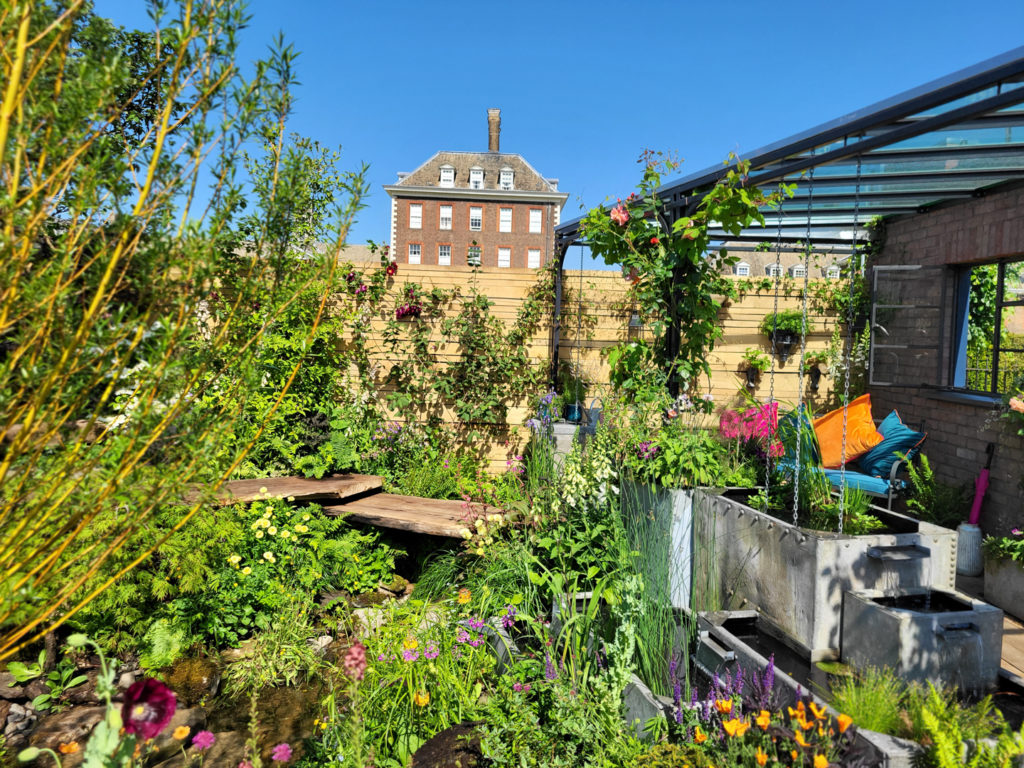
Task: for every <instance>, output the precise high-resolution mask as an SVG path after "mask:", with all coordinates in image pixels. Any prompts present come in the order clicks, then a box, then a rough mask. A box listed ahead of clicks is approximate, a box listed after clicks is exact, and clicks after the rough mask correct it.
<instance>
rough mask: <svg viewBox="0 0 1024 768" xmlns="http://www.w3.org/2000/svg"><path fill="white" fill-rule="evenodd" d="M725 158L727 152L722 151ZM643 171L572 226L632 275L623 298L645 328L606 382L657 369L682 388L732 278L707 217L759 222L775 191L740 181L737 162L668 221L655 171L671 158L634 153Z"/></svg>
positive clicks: (671, 164) (695, 374)
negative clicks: (690, 208) (611, 202)
mask: <svg viewBox="0 0 1024 768" xmlns="http://www.w3.org/2000/svg"><path fill="white" fill-rule="evenodd" d="M730 159H732V158H730ZM641 161H642V162H643V164H644V173H643V177H642V179H641V181H640V184H639V185H638V191H639V194H633V195H631V196H630V197H629V198H628V199H626V200H625V201H619V202H618V204H617V205H616V206H615V207H614V208H613V209H612V210H611V212H610V213H609V212H608V211H607V210H605V209H604V208H595V209H593V210H591V211H590V212H589V213H588V214H587V215H586V216H585V217H584V219H583V221H582V222H581V225H580V232H581V234H582V235H583V236H584V238H585V239H586V241H587V242H588V243H589V244H590V247H591V249H592V251H593V252H594V253H595V254H596V255H598V256H600V257H601V258H603V259H604V260H605V262H606V263H608V264H620V265H622V266H623V267H624V268H625V269H626V270H629V271H630V272H631V273H632V274H635V275H636V280H635V282H634V285H633V288H632V289H631V297H632V298H635V299H636V302H637V305H638V307H639V314H640V315H641V317H642V319H643V321H644V325H645V326H647V327H649V328H651V330H652V333H653V343H651V344H650V345H649V346H647V345H641V344H640V343H638V342H626V343H624V345H620V346H627V347H628V348H629V350H630V351H629V352H628V353H627V352H620V353H619V354H618V355H617V356H616V358H615V360H614V362H613V364H612V368H613V371H615V370H616V369H619V370H618V372H617V373H614V374H613V383H615V384H617V385H618V384H619V383H620V382H621V383H630V384H634V385H635V384H636V382H637V381H638V380H639V379H641V378H645V377H648V376H649V374H647V373H643V371H644V369H647V368H650V367H652V366H653V368H655V369H658V370H660V371H661V374H662V375H663V376H664V377H665V381H667V382H672V383H674V384H677V385H678V386H679V387H680V389H681V390H682V391H688V390H689V389H690V388H691V386H692V385H693V383H694V382H696V381H697V380H698V378H699V377H700V376H701V375H705V376H706V375H709V374H710V369H709V366H708V359H707V356H708V354H709V352H710V351H711V350H712V349H713V348H714V345H715V342H716V341H717V340H718V339H720V338H721V335H722V329H721V325H720V323H719V321H718V310H719V308H720V307H721V299H720V297H721V296H729V295H731V292H732V285H731V282H730V281H729V280H727V279H726V278H724V277H723V276H722V273H721V270H722V268H723V267H724V266H727V265H729V264H732V263H733V262H734V261H735V259H732V258H731V257H729V256H728V254H727V253H726V251H725V249H724V248H722V249H717V250H716V249H714V248H712V242H711V238H710V237H709V235H708V230H709V226H710V224H711V222H714V223H715V226H716V227H721V228H723V229H724V230H725V231H726V232H728V233H731V234H738V233H739V232H740V230H741V229H743V227H745V226H747V225H749V224H751V223H754V222H762V223H763V221H764V217H763V215H762V214H761V212H760V208H761V206H763V205H766V204H768V203H771V202H773V201H774V200H775V199H776V198H769V197H767V196H765V195H764V194H763V193H762V192H761V191H760V190H758V189H755V188H751V187H748V186H747V184H746V181H747V177H746V173H747V170H748V168H749V165H748V164H746V163H744V162H743V161H737V162H736V164H735V168H734V169H730V170H729V171H728V173H727V174H726V176H725V177H724V178H723V179H722V180H721V181H720V182H719V183H718V184H716V186H715V187H714V189H712V190H711V191H710V192H708V193H707V195H705V197H704V199H703V200H702V201H701V204H700V206H699V207H698V209H697V211H695V212H694V214H693V215H692V216H691V217H685V216H684V217H682V218H680V219H678V220H676V221H675V222H673V223H672V224H671V225H670V224H669V223H668V220H667V218H666V216H665V205H666V203H665V201H663V200H661V199H660V198H659V197H658V193H657V190H658V188H659V187H660V186H661V179H662V173H663V171H664V172H671V171H674V170H675V169H676V168H677V167H678V166H679V163H678V162H676V161H675V160H673V159H671V158H662V157H659V156H658V155H656V154H655V153H653V152H649V151H648V152H645V153H644V154H643V156H642V157H641Z"/></svg>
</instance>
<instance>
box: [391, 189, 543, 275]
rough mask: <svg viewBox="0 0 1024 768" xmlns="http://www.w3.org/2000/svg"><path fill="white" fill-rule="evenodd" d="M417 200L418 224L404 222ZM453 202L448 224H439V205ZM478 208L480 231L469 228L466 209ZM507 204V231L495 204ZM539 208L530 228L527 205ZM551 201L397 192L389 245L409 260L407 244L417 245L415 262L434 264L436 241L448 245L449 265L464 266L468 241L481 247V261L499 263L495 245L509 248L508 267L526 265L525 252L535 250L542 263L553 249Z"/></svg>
mask: <svg viewBox="0 0 1024 768" xmlns="http://www.w3.org/2000/svg"><path fill="white" fill-rule="evenodd" d="M410 205H422V206H423V208H422V210H423V217H422V226H421V227H420V228H419V229H410V228H409V206H410ZM442 205H450V206H452V228H451V229H450V230H447V229H444V230H443V229H441V228H440V207H441V206H442ZM471 207H479V208H482V209H483V225H482V227H481V229H480V230H479V231H476V230H471V229H470V228H469V209H470V208H471ZM501 208H511V209H512V231H511V232H499V231H498V224H499V210H500V209H501ZM531 209H535V210H540V211H541V231H540V233H539V234H531V233H530V231H529V216H530V213H529V212H530V210H531ZM554 215H555V206H554V204H552V203H540V202H537V203H531V202H522V201H518V200H517V201H505V200H501V201H498V200H495V201H491V200H473V201H472V202H471V201H468V200H438V199H432V198H427V199H418V198H411V197H410V198H404V197H400V198H396V219H395V232H394V242H393V251H394V255H395V257H396V258H397V259H398V262H399V263H400V264H406V263H408V254H409V244H410V243H418V244H419V245H420V250H421V257H420V264H423V265H426V266H430V265H435V266H436V265H437V253H438V250H437V249H438V245H450V246H451V250H452V263H451V266H453V267H465V266H467V262H466V257H467V254H468V250H469V246H470V245H473V244H476V245H477V246H479V247H480V255H481V260H482V266H484V267H491V268H497V267H498V248H508V249H510V251H511V264H510V267H511V268H512V269H526V268H527V252H528V251H529V250H530V249H538V250H540V263H541V265H544V264H547V263H548V262H549V261H550V260H551V259H552V256H553V253H554V228H555V221H554Z"/></svg>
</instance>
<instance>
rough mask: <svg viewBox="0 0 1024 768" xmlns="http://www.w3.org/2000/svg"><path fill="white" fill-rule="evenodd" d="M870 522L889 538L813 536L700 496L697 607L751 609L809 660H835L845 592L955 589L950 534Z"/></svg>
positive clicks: (907, 521) (707, 493) (905, 523)
mask: <svg viewBox="0 0 1024 768" xmlns="http://www.w3.org/2000/svg"><path fill="white" fill-rule="evenodd" d="M871 513H872V514H873V515H875V516H876V517H878V518H879V519H880V520H881V521H882V522H883V523H884V524H886V526H887V527H888V528H889V530H890V531H893V532H890V533H872V534H865V535H861V536H850V535H845V534H844V535H840V534H837V533H832V532H825V531H813V530H810V529H807V528H800V527H797V526H795V525H793V524H792V523H789V522H785V521H783V520H779V519H777V518H774V517H772V516H771V515H768V514H765V513H763V512H760V511H758V510H756V509H752V508H751V507H749V506H747V505H746V504H743V503H741V502H739V501H736V500H734V499H730V498H727V497H726V496H722V495H720V494H718V493H717V492H715V491H711V490H707V489H699V490H697V491H696V492H695V493H694V498H693V517H694V531H695V535H694V547H693V551H694V565H693V573H694V574H702V576H703V577H704V578H705V579H706V580H707V582H708V584H707V586H706V587H702V589H701V591H702V594H697V595H695V605H696V606H697V607H698V608H705V607H712V608H719V607H721V608H733V607H735V608H740V607H742V608H756V609H757V610H760V611H761V612H762V613H764V614H765V616H767V617H768V618H770V619H771V620H772V621H774V622H775V624H777V625H778V626H779V627H780V628H781V629H782V630H783V631H784V632H785V633H786V634H787V635H788V636H789V637H791V638H792V639H793V640H795V641H796V642H798V643H800V644H801V645H803V646H806V647H807V648H808V649H809V651H810V654H811V658H812V660H813V661H819V660H823V659H835V658H837V657H838V655H839V650H840V645H839V643H840V636H841V631H842V608H843V594H844V593H845V592H846V591H847V590H851V589H885V588H889V587H890V586H891V585H897V584H898V585H904V586H906V585H914V586H930V587H937V588H939V589H948V590H952V589H954V585H955V579H956V573H955V571H956V532H955V531H951V530H948V529H946V528H940V527H939V526H937V525H931V524H930V523H926V522H921V521H917V520H914V519H912V518H909V517H905V516H904V515H898V514H896V513H894V512H888V511H886V510H883V509H879V508H877V507H876V508H872V510H871ZM698 586H701V585H698Z"/></svg>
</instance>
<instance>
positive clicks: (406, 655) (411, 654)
mask: <svg viewBox="0 0 1024 768" xmlns="http://www.w3.org/2000/svg"><path fill="white" fill-rule="evenodd" d="M419 657H420V652H419V651H417V650H416V649H415V648H406V649H405V650H404V651H402V658H403V659H405V660H406V661H416V659H418V658H419Z"/></svg>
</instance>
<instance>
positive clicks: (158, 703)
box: [121, 677, 178, 741]
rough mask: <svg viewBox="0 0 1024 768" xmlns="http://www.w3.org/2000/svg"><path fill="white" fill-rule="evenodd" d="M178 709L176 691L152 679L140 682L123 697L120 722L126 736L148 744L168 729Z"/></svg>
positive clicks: (148, 678)
mask: <svg viewBox="0 0 1024 768" xmlns="http://www.w3.org/2000/svg"><path fill="white" fill-rule="evenodd" d="M177 708H178V700H177V698H176V697H175V695H174V691H172V690H171V689H170V688H168V687H167V686H166V685H164V684H163V683H161V682H160V681H159V680H154V679H153V678H151V677H147V678H145V679H143V680H139V681H138V682H137V683H133V684H132V686H131V687H130V688H129V689H128V690H127V691H125V694H124V707H123V708H122V709H121V720H123V721H124V730H125V733H132V734H135V735H136V736H138V737H139V738H141V739H142V740H143V741H148V740H149V739H152V738H153V737H155V736H156V735H157V734H159V733H160V731H162V730H163V729H164V728H166V727H167V724H168V723H169V722H171V718H172V717H174V710H175V709H177Z"/></svg>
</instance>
